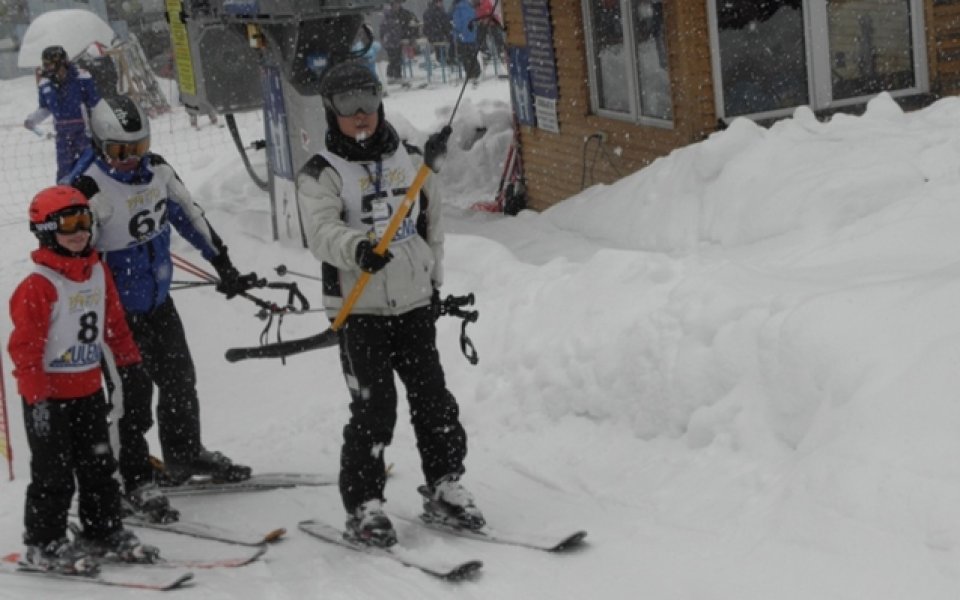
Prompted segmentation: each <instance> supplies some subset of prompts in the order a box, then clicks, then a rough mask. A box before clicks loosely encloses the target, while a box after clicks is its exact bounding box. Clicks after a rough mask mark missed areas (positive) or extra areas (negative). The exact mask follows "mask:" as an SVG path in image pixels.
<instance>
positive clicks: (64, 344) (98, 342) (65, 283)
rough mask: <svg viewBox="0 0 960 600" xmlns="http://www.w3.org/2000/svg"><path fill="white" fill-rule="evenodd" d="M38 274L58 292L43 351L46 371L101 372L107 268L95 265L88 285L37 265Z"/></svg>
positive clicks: (85, 282) (52, 308)
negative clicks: (104, 269)
mask: <svg viewBox="0 0 960 600" xmlns="http://www.w3.org/2000/svg"><path fill="white" fill-rule="evenodd" d="M35 272H36V273H38V274H39V275H42V276H43V277H45V278H46V279H47V280H48V281H49V282H50V283H51V284H53V287H54V288H56V290H57V301H56V302H54V304H53V306H52V307H51V312H50V329H49V331H48V334H47V343H46V346H45V347H44V350H43V366H44V371H46V372H47V373H82V372H84V371H89V370H91V369H97V368H99V367H100V357H101V354H102V352H103V346H102V343H103V328H104V323H105V319H106V295H107V285H106V280H105V279H104V275H103V265H101V264H100V263H97V264H95V265H93V271H92V274H91V275H90V279H88V280H86V281H72V280H70V279H67V278H66V277H64V276H63V275H61V274H60V273H58V272H56V271H54V270H53V269H50V268H48V267H44V266H41V265H36V267H35Z"/></svg>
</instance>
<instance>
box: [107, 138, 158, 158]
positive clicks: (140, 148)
mask: <svg viewBox="0 0 960 600" xmlns="http://www.w3.org/2000/svg"><path fill="white" fill-rule="evenodd" d="M100 149H101V150H102V151H103V155H104V156H106V157H107V158H109V159H112V160H127V159H128V158H134V157H136V158H140V157H142V156H143V155H145V154H146V153H147V151H148V150H150V136H147V137H145V138H143V139H142V140H137V141H135V142H113V141H106V142H103V143H102V144H100Z"/></svg>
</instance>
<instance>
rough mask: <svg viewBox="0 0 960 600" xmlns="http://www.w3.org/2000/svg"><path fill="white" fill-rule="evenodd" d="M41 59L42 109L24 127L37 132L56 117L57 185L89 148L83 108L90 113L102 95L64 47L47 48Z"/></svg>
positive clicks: (26, 121) (29, 116) (28, 118)
mask: <svg viewBox="0 0 960 600" xmlns="http://www.w3.org/2000/svg"><path fill="white" fill-rule="evenodd" d="M41 60H42V63H41V65H42V66H41V67H40V69H39V73H38V75H39V80H38V85H39V94H40V101H39V103H40V106H39V108H37V110H35V111H33V112H32V113H30V114H29V115H28V116H27V118H26V119H25V120H24V122H23V126H24V127H26V128H27V129H29V130H30V131H34V132H35V131H36V130H37V125H39V124H40V123H42V122H43V121H45V120H46V119H47V118H48V117H50V116H51V115H53V127H54V130H55V131H56V134H57V136H56V137H57V139H56V142H57V182H62V181H63V179H64V178H65V177H66V175H67V174H68V173H69V172H70V169H71V168H73V165H74V163H76V161H77V159H78V158H79V157H80V155H81V154H82V153H83V152H84V150H86V149H87V148H89V147H90V137H89V136H88V135H87V124H86V121H85V115H84V108H86V110H87V113H88V114H89V112H90V111H91V110H93V107H94V106H96V104H97V102H99V101H100V94H99V93H98V92H97V86H96V84H95V83H94V81H93V77H91V76H90V73H88V72H87V71H85V70H83V69H80V68H78V67H77V66H76V65H74V64H73V63H71V62H70V60H69V59H68V57H67V52H66V50H64V49H63V47H62V46H48V47H47V48H44V50H43V53H42V54H41Z"/></svg>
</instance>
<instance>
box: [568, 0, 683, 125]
mask: <svg viewBox="0 0 960 600" xmlns="http://www.w3.org/2000/svg"><path fill="white" fill-rule="evenodd" d="M618 1H619V3H620V15H621V30H622V31H623V43H624V45H625V46H626V48H627V49H628V52H629V56H627V57H626V60H625V64H626V66H627V69H628V71H629V73H627V84H628V90H627V96H628V97H627V100H628V102H629V104H630V111H629V113H623V112H618V111H614V110H609V109H606V108H601V107H600V90H599V87H598V80H599V77H598V75H597V70H598V68H599V67H598V65H597V63H596V61H595V57H594V34H593V16H592V15H591V14H590V2H591V0H580V10H581V13H582V14H583V35H584V43H585V48H584V50H585V54H586V60H587V83H588V86H589V88H590V110H591V112H592V114H594V115H596V116H598V117H603V118H605V119H615V120H618V121H625V122H627V123H634V124H638V125H647V126H651V127H660V128H663V129H673V127H674V119H676V114H675V110H672V111H671V114H673V118H671V119H661V118H658V117H650V116H646V115H644V114H642V112H641V109H642V107H641V105H640V74H639V73H638V69H637V62H638V61H637V54H636V41H635V40H636V38H635V31H634V28H633V27H625V26H623V22H624V21H626V22H627V23H633V22H634V15H633V7H632V5H631V2H630V0H618ZM669 1H670V0H664V4H666V3H667V2H669ZM669 42H670V40H669V39H668V37H667V36H665V38H664V45H665V46H666V47H667V55H668V57H669V54H670V52H669ZM667 73H668V79H669V81H670V102H671V103H673V98H674V95H673V79H672V78H670V77H669V74H670V65H669V64H668V65H667Z"/></svg>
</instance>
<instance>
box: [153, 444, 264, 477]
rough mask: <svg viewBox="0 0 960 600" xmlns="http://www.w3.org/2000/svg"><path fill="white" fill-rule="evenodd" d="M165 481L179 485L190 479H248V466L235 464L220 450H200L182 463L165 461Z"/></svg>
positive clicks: (249, 471) (249, 473) (249, 470)
mask: <svg viewBox="0 0 960 600" xmlns="http://www.w3.org/2000/svg"><path fill="white" fill-rule="evenodd" d="M165 468H166V482H168V483H169V485H180V484H183V483H187V482H190V481H193V482H207V481H213V482H216V483H232V482H236V481H244V480H246V479H250V475H251V474H252V470H251V469H250V467H247V466H244V465H238V464H235V463H234V462H233V461H232V460H230V459H229V458H227V457H226V456H225V455H224V454H223V453H222V452H211V451H210V450H201V451H200V453H199V454H197V456H196V457H194V458H193V459H192V460H190V461H188V462H184V463H167V464H166V465H165Z"/></svg>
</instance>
